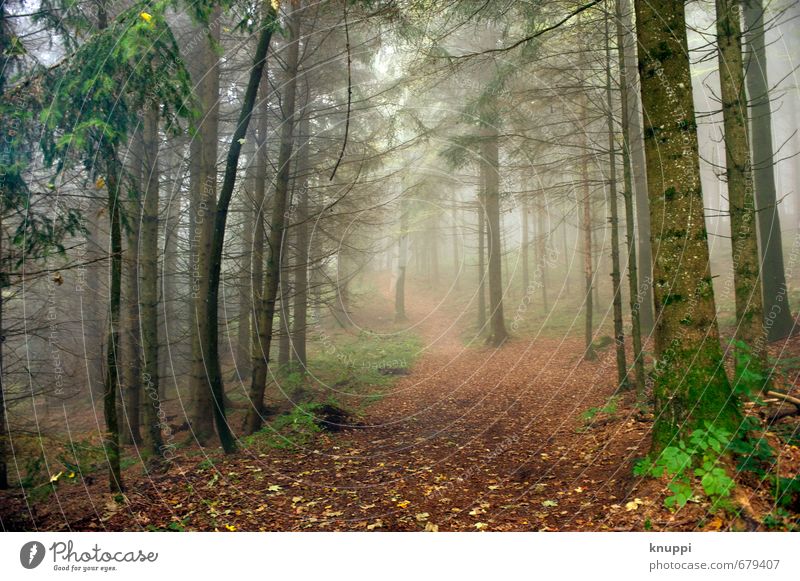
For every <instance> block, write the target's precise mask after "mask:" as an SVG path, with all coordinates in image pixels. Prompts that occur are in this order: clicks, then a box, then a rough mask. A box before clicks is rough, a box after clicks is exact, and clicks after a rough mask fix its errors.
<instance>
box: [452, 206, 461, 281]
mask: <svg viewBox="0 0 800 581" xmlns="http://www.w3.org/2000/svg"><path fill="white" fill-rule="evenodd" d="M452 202H453V209H452V219H453V288H454V289H458V287H459V284H458V283H459V279H460V278H461V277H460V276H459V262H458V240H459V237H458V204H459V199H458V196H457V194H456V192H455V190H453V197H452Z"/></svg>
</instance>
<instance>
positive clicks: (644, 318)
mask: <svg viewBox="0 0 800 581" xmlns="http://www.w3.org/2000/svg"><path fill="white" fill-rule="evenodd" d="M621 1H622V2H624V4H625V7H624V10H623V9H622V6H620V7H619V8H620V9H619V15H618V19H619V20H620V21H621V22H620V24H621V26H622V28H623V32H624V37H623V38H622V44H621V45H620V46H622V47H623V52H624V53H625V67H626V68H625V81H626V86H625V91H626V94H627V95H628V101H627V106H628V111H629V112H630V114H629V115H628V123H629V125H630V139H629V142H630V157H631V171H632V174H633V175H632V177H633V196H634V198H635V200H636V204H635V208H636V227H637V233H638V257H637V272H638V276H637V279H638V282H639V286H638V288H637V292H636V293H635V295H634V296H635V297H637V299H636V300H637V305H638V308H637V311H638V313H639V321H640V326H641V332H642V333H644V334H645V335H650V333H652V332H653V325H654V324H655V319H654V316H653V251H652V246H651V242H650V207H649V206H650V202H649V201H648V197H647V170H646V167H647V163H646V161H645V157H644V133H643V132H642V119H641V110H640V106H639V105H640V101H639V71H638V69H637V65H636V33H635V31H634V29H633V19H632V14H633V10H632V9H631V6H630V0H621ZM618 38H619V37H618Z"/></svg>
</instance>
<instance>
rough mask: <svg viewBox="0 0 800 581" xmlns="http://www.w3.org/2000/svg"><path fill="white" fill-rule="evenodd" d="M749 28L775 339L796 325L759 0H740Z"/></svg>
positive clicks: (766, 279)
mask: <svg viewBox="0 0 800 581" xmlns="http://www.w3.org/2000/svg"><path fill="white" fill-rule="evenodd" d="M742 3H743V5H744V21H745V29H746V30H747V36H746V42H747V94H748V97H749V98H750V119H751V131H752V135H751V137H752V148H753V158H752V161H753V164H752V167H753V179H754V182H755V190H756V208H757V211H756V216H757V217H758V240H759V243H760V253H761V254H760V255H761V265H762V285H763V300H764V308H763V312H764V313H765V314H766V317H767V318H766V319H765V321H764V325H765V327H766V329H767V337H768V339H769V340H770V341H775V340H778V339H782V338H784V337H787V336H788V335H789V334H790V333H791V332H792V328H793V327H794V321H793V320H792V312H791V310H790V308H789V293H788V289H787V287H786V273H785V271H784V266H783V241H782V236H781V223H780V216H779V214H778V203H777V197H776V193H775V173H774V159H773V151H772V114H771V112H770V103H769V83H768V82H767V52H766V48H765V46H764V8H763V5H762V4H763V3H762V0H743V2H742Z"/></svg>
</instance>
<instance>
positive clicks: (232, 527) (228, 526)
mask: <svg viewBox="0 0 800 581" xmlns="http://www.w3.org/2000/svg"><path fill="white" fill-rule="evenodd" d="M225 528H226V529H228V530H229V531H231V532H233V531H235V530H236V527H235V526H233V525H225Z"/></svg>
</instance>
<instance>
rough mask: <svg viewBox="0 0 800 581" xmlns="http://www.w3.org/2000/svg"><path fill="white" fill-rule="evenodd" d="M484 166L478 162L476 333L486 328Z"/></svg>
mask: <svg viewBox="0 0 800 581" xmlns="http://www.w3.org/2000/svg"><path fill="white" fill-rule="evenodd" d="M485 200H486V168H485V167H484V164H483V163H481V164H480V190H479V191H478V203H477V204H476V208H477V211H478V212H477V214H478V333H483V330H484V329H485V328H486V262H485V259H486V250H485V240H486V202H485Z"/></svg>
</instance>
